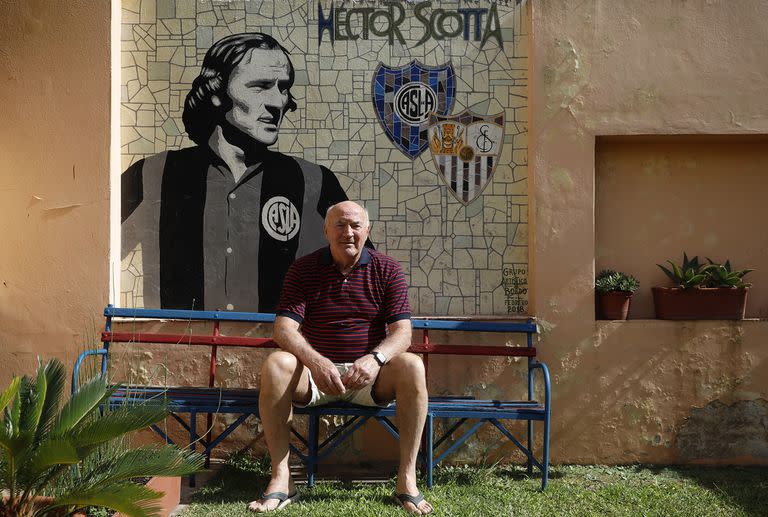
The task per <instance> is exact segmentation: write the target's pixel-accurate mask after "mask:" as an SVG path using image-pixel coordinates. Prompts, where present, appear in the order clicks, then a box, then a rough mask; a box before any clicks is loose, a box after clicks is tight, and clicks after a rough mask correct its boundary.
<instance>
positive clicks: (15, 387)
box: [0, 377, 21, 411]
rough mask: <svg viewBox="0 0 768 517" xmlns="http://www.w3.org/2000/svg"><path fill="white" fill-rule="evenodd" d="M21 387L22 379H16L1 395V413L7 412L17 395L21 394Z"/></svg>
mask: <svg viewBox="0 0 768 517" xmlns="http://www.w3.org/2000/svg"><path fill="white" fill-rule="evenodd" d="M20 385H21V377H14V378H13V380H12V381H11V384H10V385H8V387H7V388H6V389H5V391H4V392H3V393H2V395H0V411H3V410H5V408H6V407H8V403H9V402H10V401H11V400H13V398H14V397H15V396H16V394H17V393H18V392H19V386H20Z"/></svg>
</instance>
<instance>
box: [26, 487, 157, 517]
mask: <svg viewBox="0 0 768 517" xmlns="http://www.w3.org/2000/svg"><path fill="white" fill-rule="evenodd" d="M160 497H162V493H161V492H155V491H154V490H152V489H150V488H147V487H146V486H144V485H137V484H135V483H122V484H118V485H113V486H111V487H109V488H99V489H98V490H97V489H92V490H79V491H77V492H75V491H73V492H70V493H67V494H62V495H60V496H59V497H57V498H56V499H55V501H54V502H53V503H52V504H50V505H48V506H46V507H45V508H44V509H41V510H40V511H39V512H37V513H36V515H45V514H46V513H48V512H49V511H50V510H52V509H54V508H61V507H67V506H76V507H80V508H81V507H84V506H103V507H105V508H109V509H111V510H115V511H118V512H120V513H123V514H125V515H129V516H131V517H150V516H152V515H155V514H157V513H158V512H159V511H160V507H159V505H158V504H157V503H156V500H157V499H159V498H160Z"/></svg>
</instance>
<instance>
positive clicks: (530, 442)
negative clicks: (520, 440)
mask: <svg viewBox="0 0 768 517" xmlns="http://www.w3.org/2000/svg"><path fill="white" fill-rule="evenodd" d="M528 450H529V451H530V453H531V455H533V421H532V420H528ZM528 474H533V462H531V458H528Z"/></svg>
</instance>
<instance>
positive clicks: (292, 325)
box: [273, 316, 410, 395]
mask: <svg viewBox="0 0 768 517" xmlns="http://www.w3.org/2000/svg"><path fill="white" fill-rule="evenodd" d="M409 324H410V322H409ZM273 339H274V340H275V342H276V343H277V344H278V345H279V346H280V348H281V349H282V350H285V351H286V352H289V353H291V354H293V355H294V356H296V358H297V359H298V360H299V362H300V363H301V364H303V365H304V366H306V367H307V368H309V371H310V372H312V378H313V379H314V380H315V384H317V387H318V388H319V389H320V391H322V392H324V393H329V394H331V395H341V394H342V393H344V391H345V388H344V384H343V383H342V381H341V376H340V375H339V370H338V369H336V366H335V365H334V364H333V362H331V360H330V359H328V358H326V357H324V356H323V355H321V354H319V353H318V352H317V351H316V350H315V349H314V348H312V345H310V344H309V343H308V342H307V340H306V339H305V338H304V336H303V335H302V334H301V332H299V322H298V321H296V320H294V319H291V318H289V317H287V316H277V318H275V326H274V331H273ZM375 362H376V361H374V363H375Z"/></svg>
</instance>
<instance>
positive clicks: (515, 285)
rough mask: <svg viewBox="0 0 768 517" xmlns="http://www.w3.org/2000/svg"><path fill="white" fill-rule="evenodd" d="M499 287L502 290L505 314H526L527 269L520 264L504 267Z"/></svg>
mask: <svg viewBox="0 0 768 517" xmlns="http://www.w3.org/2000/svg"><path fill="white" fill-rule="evenodd" d="M501 287H502V288H504V304H505V305H506V307H507V314H527V313H528V267H527V266H526V265H522V264H514V265H511V266H507V267H505V268H504V269H503V270H502V277H501Z"/></svg>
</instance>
